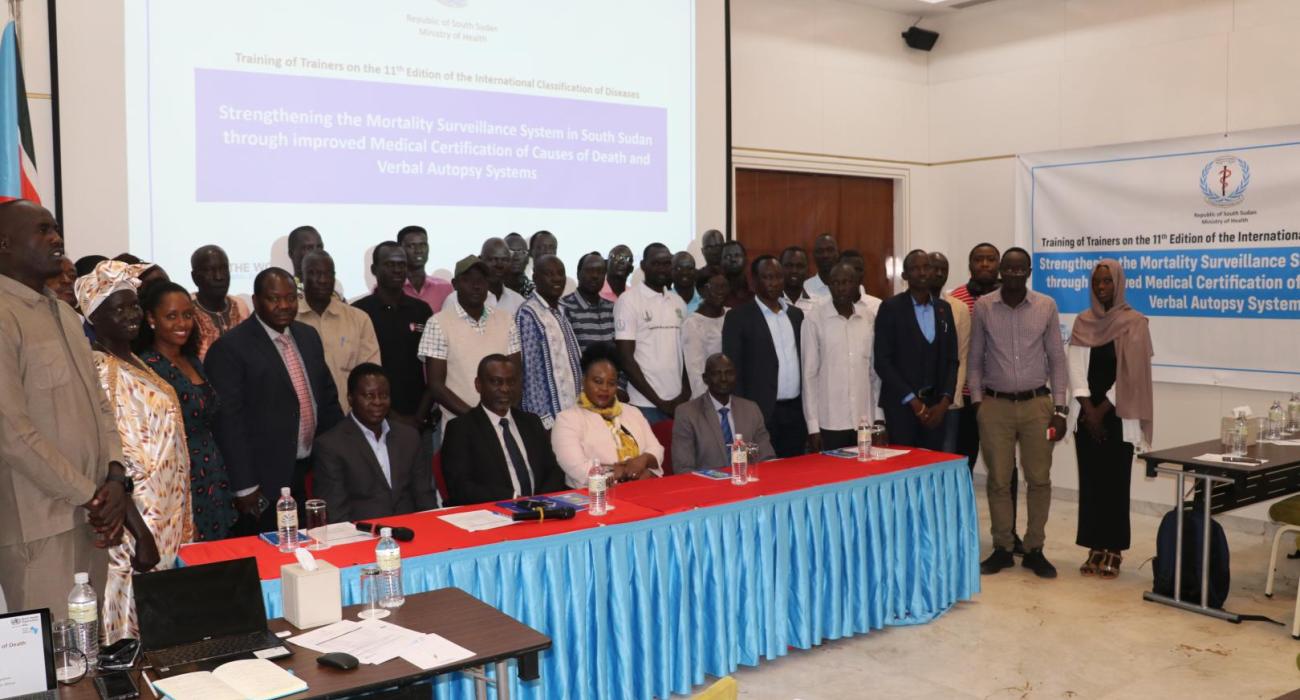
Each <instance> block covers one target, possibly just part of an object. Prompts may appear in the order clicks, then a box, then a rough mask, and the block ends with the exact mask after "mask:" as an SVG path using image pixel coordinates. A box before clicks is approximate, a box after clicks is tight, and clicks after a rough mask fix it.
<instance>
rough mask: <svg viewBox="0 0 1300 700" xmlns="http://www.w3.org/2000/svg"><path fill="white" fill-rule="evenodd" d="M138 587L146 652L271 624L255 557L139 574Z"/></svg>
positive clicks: (135, 584)
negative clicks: (267, 616) (267, 619)
mask: <svg viewBox="0 0 1300 700" xmlns="http://www.w3.org/2000/svg"><path fill="white" fill-rule="evenodd" d="M134 588H135V609H136V615H137V617H138V618H139V621H140V644H141V646H142V647H143V648H144V650H145V651H155V650H158V649H166V648H168V647H174V646H179V645H181V644H189V643H191V642H197V641H200V640H203V639H211V638H215V637H226V636H230V635H236V634H251V633H254V632H260V631H263V630H265V629H266V606H265V605H264V604H263V603H262V583H261V581H259V580H258V578H257V560H256V559H254V558H252V557H247V558H244V559H235V560H233V561H223V562H216V563H214V564H202V565H199V566H184V567H180V568H177V569H168V570H167V571H154V572H150V573H146V574H137V575H136V576H135V581H134Z"/></svg>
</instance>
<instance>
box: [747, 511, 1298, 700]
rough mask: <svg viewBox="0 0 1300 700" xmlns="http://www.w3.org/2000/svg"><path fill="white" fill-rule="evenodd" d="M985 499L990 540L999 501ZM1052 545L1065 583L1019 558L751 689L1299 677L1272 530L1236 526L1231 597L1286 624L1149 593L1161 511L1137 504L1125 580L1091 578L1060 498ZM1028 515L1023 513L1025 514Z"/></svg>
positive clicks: (1070, 694)
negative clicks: (897, 623)
mask: <svg viewBox="0 0 1300 700" xmlns="http://www.w3.org/2000/svg"><path fill="white" fill-rule="evenodd" d="M977 493H978V494H979V495H978V498H977V500H978V501H979V503H980V519H981V531H982V538H981V539H982V544H983V551H984V553H987V552H988V548H989V537H988V532H987V529H988V513H987V509H986V508H985V507H984V506H985V502H984V497H983V489H982V488H977ZM1052 508H1053V510H1052V515H1051V521H1050V522H1049V523H1048V546H1047V548H1046V554H1047V556H1048V558H1049V559H1050V560H1051V561H1052V562H1053V563H1054V564H1056V566H1057V568H1058V569H1059V571H1060V576H1059V578H1057V579H1056V580H1053V581H1044V580H1040V579H1037V578H1035V577H1034V575H1033V574H1032V573H1031V572H1030V571H1029V570H1027V569H1024V568H1021V567H1016V568H1014V569H1008V570H1006V571H1003V572H1001V573H999V574H997V575H995V576H986V577H984V579H983V592H982V593H980V594H979V595H978V596H977V597H976V598H975V600H973V601H970V602H965V603H960V604H958V605H957V606H956V607H955V608H953V609H952V610H951V611H949V612H948V613H947V614H946V615H944V616H943V617H941V618H939V619H938V620H936V621H934V622H932V623H930V624H928V625H922V626H919V627H903V628H893V629H886V630H882V631H878V632H873V633H871V634H868V635H864V636H859V637H854V638H852V639H847V640H840V641H838V642H832V643H829V644H826V645H824V646H821V647H817V648H814V649H812V650H809V651H794V652H792V653H791V654H790V655H788V656H786V657H784V658H782V659H777V660H775V661H771V662H765V663H763V664H762V665H761V666H759V667H758V668H742V669H741V670H740V671H738V672H737V673H736V674H735V677H736V679H737V680H738V681H739V683H740V696H741V697H742V698H746V699H751V700H759V699H763V700H766V699H769V698H771V699H781V700H789V699H791V698H801V699H802V700H818V699H821V698H828V699H830V698H834V699H837V700H838V699H844V698H935V699H938V698H1015V699H1022V698H1272V697H1275V696H1277V695H1280V694H1282V693H1285V692H1287V691H1290V690H1293V689H1295V688H1300V670H1298V669H1297V664H1298V663H1300V656H1298V655H1300V641H1296V640H1293V639H1291V636H1290V625H1291V620H1292V611H1293V609H1294V603H1295V594H1296V585H1297V574H1300V561H1286V560H1285V559H1283V563H1282V564H1281V565H1280V566H1279V571H1278V582H1277V590H1276V595H1275V597H1274V598H1273V599H1269V598H1265V597H1264V594H1263V590H1264V577H1265V574H1266V571H1265V568H1266V567H1267V562H1268V548H1269V544H1270V540H1266V539H1265V538H1264V537H1263V536H1260V535H1247V534H1243V533H1240V532H1234V531H1231V530H1229V531H1228V539H1229V543H1230V547H1231V550H1232V594H1231V596H1229V598H1228V602H1227V605H1226V606H1225V607H1226V608H1227V609H1229V610H1231V611H1234V612H1241V613H1262V614H1265V615H1268V616H1270V617H1272V618H1274V619H1276V620H1281V621H1283V622H1285V623H1286V627H1279V626H1276V625H1273V624H1269V623H1261V622H1248V623H1243V624H1240V625H1234V624H1231V623H1228V622H1224V621H1221V620H1216V619H1212V618H1209V617H1205V616H1202V615H1195V614H1191V613H1187V612H1183V611H1180V610H1175V609H1173V608H1169V607H1165V606H1162V605H1156V604H1153V603H1147V602H1144V601H1143V600H1142V592H1143V591H1145V590H1149V589H1150V586H1151V564H1150V562H1148V561H1147V560H1148V559H1149V558H1150V557H1151V556H1152V555H1153V554H1154V551H1155V532H1156V527H1157V525H1158V524H1159V520H1158V518H1155V517H1152V516H1147V515H1136V514H1135V515H1134V516H1133V543H1134V546H1133V549H1131V550H1130V551H1129V552H1128V553H1127V556H1126V558H1125V561H1124V566H1123V572H1122V574H1121V576H1120V577H1119V578H1118V579H1116V580H1114V581H1100V580H1097V579H1094V578H1084V577H1082V576H1080V575H1079V574H1078V566H1079V564H1080V563H1081V562H1082V560H1083V558H1084V556H1085V554H1086V552H1085V551H1084V550H1081V549H1080V548H1078V547H1076V546H1075V545H1074V529H1075V528H1074V523H1075V517H1076V514H1077V506H1076V505H1075V503H1073V502H1069V501H1062V500H1057V501H1054V502H1053V504H1052ZM1020 522H1021V523H1023V522H1024V514H1023V513H1022V514H1021V518H1020Z"/></svg>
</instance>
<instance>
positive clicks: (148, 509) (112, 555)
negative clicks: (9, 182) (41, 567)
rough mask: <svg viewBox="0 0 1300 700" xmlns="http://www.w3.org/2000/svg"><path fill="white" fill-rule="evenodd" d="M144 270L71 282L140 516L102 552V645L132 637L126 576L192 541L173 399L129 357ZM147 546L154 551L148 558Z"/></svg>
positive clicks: (166, 562) (180, 429)
mask: <svg viewBox="0 0 1300 700" xmlns="http://www.w3.org/2000/svg"><path fill="white" fill-rule="evenodd" d="M145 267H146V266H143V265H131V264H128V263H123V262H119V261H116V260H108V261H104V262H101V263H100V264H99V265H97V266H95V270H94V271H93V272H92V273H90V274H89V275H86V276H84V277H81V278H78V279H77V282H76V292H77V302H78V304H79V305H80V306H81V309H82V311H83V312H84V313H85V314H86V317H87V318H88V319H89V320H90V323H91V325H92V326H94V330H95V337H96V340H95V342H94V345H93V348H92V349H93V351H94V352H93V356H94V360H95V368H96V370H98V372H99V381H100V384H101V385H102V386H103V387H104V391H105V392H107V394H108V401H109V403H110V404H112V406H113V411H114V413H115V414H116V417H117V431H118V434H119V435H121V437H122V455H123V456H124V457H125V459H124V460H123V461H124V462H125V466H126V475H127V476H128V477H130V479H131V480H132V481H133V482H134V483H133V488H132V489H131V499H132V501H133V502H134V503H135V509H136V511H138V514H139V517H138V522H137V527H136V528H135V529H133V530H132V531H131V534H132V535H133V536H131V537H124V538H123V541H122V544H120V545H117V546H116V547H113V548H112V549H110V550H109V568H108V580H107V581H106V583H105V586H104V605H103V613H102V619H103V626H104V643H105V644H111V643H113V642H115V641H117V640H119V639H122V638H124V637H137V638H138V637H139V631H138V627H137V625H136V618H135V605H134V602H133V597H132V588H131V573H132V569H134V570H136V571H148V570H150V569H152V568H154V567H155V565H156V566H157V568H161V569H168V568H171V567H172V566H174V565H175V562H176V555H177V552H178V551H179V550H180V546H181V545H182V544H184V543H186V542H189V541H190V540H191V539H192V538H193V521H192V519H191V515H190V465H189V452H188V449H187V447H186V444H185V424H184V422H183V421H182V418H181V411H180V406H179V404H178V402H177V400H176V393H175V391H173V390H172V387H171V385H170V384H168V383H167V382H165V381H163V379H162V378H160V377H159V376H158V375H157V374H155V373H154V372H153V370H151V369H149V367H148V366H147V365H146V364H145V363H144V362H143V361H142V360H141V359H140V358H139V357H137V356H136V355H135V354H134V353H133V352H131V342H132V341H133V340H135V338H136V335H137V334H139V332H140V322H141V319H142V317H143V314H142V312H141V311H140V303H139V300H138V299H137V297H136V289H137V288H138V287H139V286H140V281H139V279H138V277H139V274H140V273H141V272H143V271H144V269H145ZM149 535H152V538H150V537H149ZM150 539H151V540H152V545H153V547H152V548H156V551H148V550H150V549H152V548H151V547H150V544H151V543H150V542H149V541H148V540H150Z"/></svg>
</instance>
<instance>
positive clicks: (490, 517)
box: [438, 510, 515, 532]
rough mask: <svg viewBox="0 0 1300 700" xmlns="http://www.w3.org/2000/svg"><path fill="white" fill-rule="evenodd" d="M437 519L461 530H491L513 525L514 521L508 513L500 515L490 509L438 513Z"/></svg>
mask: <svg viewBox="0 0 1300 700" xmlns="http://www.w3.org/2000/svg"><path fill="white" fill-rule="evenodd" d="M438 519H439V520H443V521H445V522H448V523H451V524H452V525H455V526H456V527H458V528H460V529H462V530H468V531H470V532H478V531H479V530H491V529H494V528H498V527H505V526H506V525H514V524H515V521H513V520H511V519H510V516H508V515H502V514H500V513H497V512H496V511H491V510H469V511H465V512H464V513H451V514H449V515H439V516H438Z"/></svg>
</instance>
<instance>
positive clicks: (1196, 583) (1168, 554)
mask: <svg viewBox="0 0 1300 700" xmlns="http://www.w3.org/2000/svg"><path fill="white" fill-rule="evenodd" d="M1177 517H1178V514H1177V512H1176V511H1172V510H1171V511H1169V512H1168V513H1165V517H1164V518H1162V519H1161V520H1160V529H1159V530H1158V531H1156V558H1155V561H1154V562H1153V563H1152V574H1153V576H1154V578H1155V581H1154V583H1153V585H1152V588H1151V590H1152V591H1153V592H1155V593H1157V594H1159V595H1163V596H1168V597H1170V598H1174V597H1175V596H1174V553H1175V552H1174V550H1175V549H1176V548H1177V542H1176V540H1177V535H1178V522H1177ZM1204 534H1205V514H1204V512H1203V511H1202V510H1201V509H1200V508H1197V509H1195V510H1190V511H1186V512H1184V513H1183V578H1182V582H1181V583H1182V591H1181V592H1180V595H1178V596H1177V598H1178V599H1179V600H1182V601H1183V602H1186V603H1192V604H1194V605H1200V603H1201V541H1202V539H1203V538H1204ZM1230 579H1231V576H1230V573H1229V566H1228V538H1227V537H1226V536H1224V534H1223V527H1222V526H1221V525H1219V523H1218V522H1216V521H1215V520H1214V519H1213V518H1211V519H1210V595H1209V601H1208V603H1209V606H1210V607H1212V608H1222V607H1223V602H1224V601H1225V600H1227V599H1228V586H1229V583H1230Z"/></svg>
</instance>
